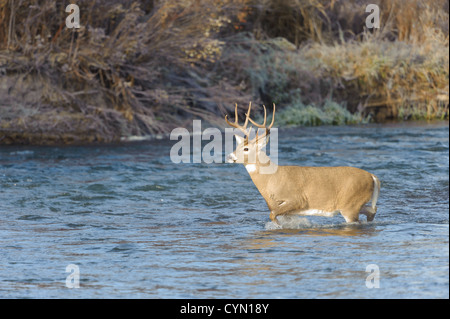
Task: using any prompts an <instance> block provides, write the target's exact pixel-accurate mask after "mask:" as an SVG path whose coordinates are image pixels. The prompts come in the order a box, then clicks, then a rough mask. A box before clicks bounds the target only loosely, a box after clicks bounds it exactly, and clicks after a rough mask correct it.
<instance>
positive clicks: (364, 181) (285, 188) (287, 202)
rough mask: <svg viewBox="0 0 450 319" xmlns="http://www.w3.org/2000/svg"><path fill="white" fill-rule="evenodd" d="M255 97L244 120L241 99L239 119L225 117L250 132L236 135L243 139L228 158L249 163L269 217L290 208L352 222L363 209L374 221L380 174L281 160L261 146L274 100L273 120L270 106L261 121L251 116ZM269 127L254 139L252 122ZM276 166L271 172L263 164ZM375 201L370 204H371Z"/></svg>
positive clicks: (265, 135) (249, 168) (303, 212)
mask: <svg viewBox="0 0 450 319" xmlns="http://www.w3.org/2000/svg"><path fill="white" fill-rule="evenodd" d="M251 106H252V105H251V103H250V105H249V107H248V111H247V113H246V118H245V123H244V125H243V126H242V125H239V124H238V112H237V105H236V108H235V121H234V123H233V122H230V121H228V118H227V116H225V121H226V122H227V123H228V125H230V126H232V127H235V128H237V129H239V130H240V131H242V132H243V133H244V134H245V137H244V138H242V137H241V136H239V135H235V137H236V140H237V142H238V145H237V147H236V149H235V151H234V152H233V153H231V154H229V155H228V156H227V162H228V163H241V164H244V165H245V168H246V169H247V171H248V173H249V174H250V177H251V179H252V180H253V183H254V184H255V185H256V187H257V188H258V190H259V192H260V193H261V195H262V196H263V197H264V199H265V200H266V203H267V205H268V206H269V209H270V219H271V220H272V221H273V222H274V223H276V224H278V221H277V217H278V216H280V215H286V214H297V215H302V216H305V215H309V216H311V215H314V216H327V217H332V216H335V215H337V214H338V213H341V214H342V216H343V217H344V218H345V220H346V221H347V222H348V223H351V222H357V221H358V220H359V214H364V215H366V216H367V220H368V221H372V220H373V219H374V217H375V213H376V211H377V206H376V203H377V199H378V195H379V192H380V181H379V180H378V178H377V177H376V176H375V175H373V174H371V173H369V172H366V171H364V170H362V169H359V168H355V167H300V166H276V165H275V164H274V163H272V162H271V161H270V158H269V157H268V156H267V155H266V153H265V152H264V151H263V150H262V148H263V147H264V146H265V145H266V144H267V143H268V140H269V135H270V129H271V127H272V126H273V123H274V119H275V104H274V105H273V117H272V123H271V124H270V125H269V126H267V127H266V119H267V114H266V107H265V106H264V123H263V124H257V123H255V122H254V121H253V120H252V119H251V118H250V110H251ZM249 121H250V122H251V123H252V124H253V125H255V126H256V127H258V128H263V129H265V133H264V134H263V135H262V136H258V133H256V137H255V138H254V139H252V140H249V136H250V131H251V128H250V129H247V125H248V122H249ZM268 166H272V167H273V166H275V168H276V169H274V170H272V173H271V174H270V173H269V174H268V173H267V172H263V170H264V168H267V167H268ZM369 201H371V205H366V204H367V203H368V202H369Z"/></svg>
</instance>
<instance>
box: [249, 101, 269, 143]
mask: <svg viewBox="0 0 450 319" xmlns="http://www.w3.org/2000/svg"><path fill="white" fill-rule="evenodd" d="M263 107H264V123H263V124H258V123H255V122H254V121H253V120H252V119H250V118H249V120H250V122H251V123H252V124H253V125H255V126H256V127H259V128H264V129H266V132H265V134H264V135H263V136H260V138H261V137H264V136H266V135H268V134H269V133H270V129H271V128H272V126H273V123H274V121H275V103H273V115H272V123H270V125H269V126H268V127H266V120H267V111H266V106H265V105H263ZM256 134H257V135H258V133H256Z"/></svg>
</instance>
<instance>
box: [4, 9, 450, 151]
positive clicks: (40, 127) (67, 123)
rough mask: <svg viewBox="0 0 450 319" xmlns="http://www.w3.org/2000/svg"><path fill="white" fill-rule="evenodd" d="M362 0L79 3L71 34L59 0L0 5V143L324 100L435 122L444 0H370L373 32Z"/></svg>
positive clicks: (122, 132) (110, 133)
mask: <svg viewBox="0 0 450 319" xmlns="http://www.w3.org/2000/svg"><path fill="white" fill-rule="evenodd" d="M368 3H369V1H362V0H353V1H336V0H334V1H325V0H292V1H287V0H281V1H279V0H278V1H275V0H264V1H255V0H182V1H176V0H166V1H162V0H159V1H158V0H147V1H140V2H135V1H126V0H115V1H106V0H96V1H88V0H79V1H77V4H78V5H79V7H80V10H81V24H82V28H81V29H79V30H76V31H74V30H70V29H67V28H66V27H65V18H66V16H67V13H65V10H64V9H65V6H66V5H67V4H69V1H54V0H41V1H38V0H16V1H12V0H3V1H0V75H1V78H0V97H1V101H0V143H17V142H24V143H28V142H32V143H58V142H62V143H81V142H96V141H100V142H108V141H115V140H119V139H120V137H122V136H129V135H146V134H155V133H162V132H169V131H170V130H171V129H172V128H174V127H176V126H189V123H191V119H192V118H193V117H200V118H202V119H204V120H206V121H208V122H211V123H213V124H215V125H223V121H222V118H223V115H224V114H225V113H226V112H228V110H230V109H231V108H232V107H233V105H234V103H235V102H237V103H239V104H240V105H242V107H243V108H245V106H246V105H248V101H249V100H252V101H254V102H255V103H262V102H264V103H267V104H269V105H270V104H271V103H272V102H276V103H277V104H278V105H279V107H280V108H281V109H282V108H283V107H285V108H289V107H293V108H294V110H299V109H301V108H303V107H305V106H308V107H309V109H308V110H310V111H311V110H312V109H311V108H313V107H317V108H319V109H320V111H317V112H316V113H317V114H323V117H324V118H326V117H327V116H328V115H327V113H326V112H327V111H326V110H328V109H330V110H332V111H333V112H335V111H336V108H335V107H334V106H333V108H327V107H326V106H327V105H328V106H329V105H335V104H333V103H334V102H337V103H338V104H339V105H340V107H341V108H342V107H345V108H347V109H348V110H349V111H350V112H351V113H354V114H356V116H357V117H358V116H359V117H360V118H361V119H366V118H367V117H366V116H367V115H370V116H371V118H372V119H375V120H384V119H386V118H401V119H409V118H427V119H432V118H446V119H448V74H449V69H448V68H449V58H448V34H449V33H448V17H449V15H448V1H444V0H433V1H419V0H408V1H406V0H397V1H385V0H373V1H370V3H376V4H378V5H379V6H380V10H381V25H382V28H381V29H380V30H377V31H375V32H374V31H372V30H366V29H365V17H366V15H367V13H365V10H364V8H365V6H366V5H367V4H368ZM333 101H334V102H333ZM331 102H333V103H331ZM294 113H295V114H299V116H305V114H309V113H311V112H309V113H308V112H306V113H305V112H303V111H302V112H297V113H296V112H294ZM312 113H314V112H312ZM338 113H339V114H345V118H348V119H350V118H351V120H349V121H350V122H352V121H353V118H352V117H349V116H348V114H347V113H345V112H338ZM358 114H359V115H358ZM337 122H338V123H341V121H340V120H338V121H337ZM344 122H345V121H344ZM296 123H305V121H302V120H299V121H297V122H296Z"/></svg>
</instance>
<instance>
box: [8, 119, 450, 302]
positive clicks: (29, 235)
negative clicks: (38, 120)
mask: <svg viewBox="0 0 450 319" xmlns="http://www.w3.org/2000/svg"><path fill="white" fill-rule="evenodd" d="M174 143H175V142H174V141H169V140H161V141H147V142H140V143H129V144H123V145H108V146H83V147H81V146H72V147H31V146H8V147H7V146H0V260H1V262H0V297H1V298H449V212H448V210H449V127H448V123H434V124H425V123H422V124H421V123H406V124H390V125H386V124H385V125H368V126H343V127H316V128H297V129H286V130H280V131H279V159H278V160H279V163H280V164H281V165H287V164H293V165H304V166H341V165H349V166H356V167H360V168H362V169H366V170H368V171H370V172H371V173H374V174H375V175H377V176H378V177H379V178H380V180H381V183H382V187H381V194H380V198H379V201H378V213H377V216H376V218H375V221H374V222H372V223H367V222H366V221H365V217H362V218H361V219H363V221H362V222H361V223H360V224H352V225H346V224H345V223H344V219H343V218H342V217H341V216H340V215H338V216H335V217H333V218H327V217H308V218H304V217H301V218H300V217H297V218H290V219H287V218H286V219H285V220H283V226H284V228H283V229H276V227H274V225H273V224H272V223H271V222H270V220H269V211H268V209H267V206H266V204H265V202H264V200H263V198H262V197H261V196H260V195H259V193H258V191H257V189H256V188H255V186H254V185H253V183H252V181H251V180H250V178H249V176H248V174H247V172H246V170H245V168H244V167H243V166H242V165H238V164H174V163H172V162H171V161H170V157H169V152H170V149H171V146H172V145H173V144H174ZM70 265H72V266H70ZM67 266H69V268H68V269H67V272H66V267H67ZM70 267H72V268H70ZM77 271H78V272H77ZM77 275H78V277H77ZM377 275H378V277H377ZM77 278H79V287H80V288H79V289H69V288H68V287H67V286H69V287H71V286H73V285H74V284H75V283H76V282H77Z"/></svg>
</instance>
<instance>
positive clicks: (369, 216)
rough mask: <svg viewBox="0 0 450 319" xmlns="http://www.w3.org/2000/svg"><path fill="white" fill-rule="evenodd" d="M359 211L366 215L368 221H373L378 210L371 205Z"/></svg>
mask: <svg viewBox="0 0 450 319" xmlns="http://www.w3.org/2000/svg"><path fill="white" fill-rule="evenodd" d="M359 213H360V214H363V215H366V217H367V221H368V222H371V221H372V220H373V219H374V218H375V214H376V213H377V211H376V208H375V209H373V208H372V207H370V206H364V207H363V208H362V209H361V211H360V212H359Z"/></svg>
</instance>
